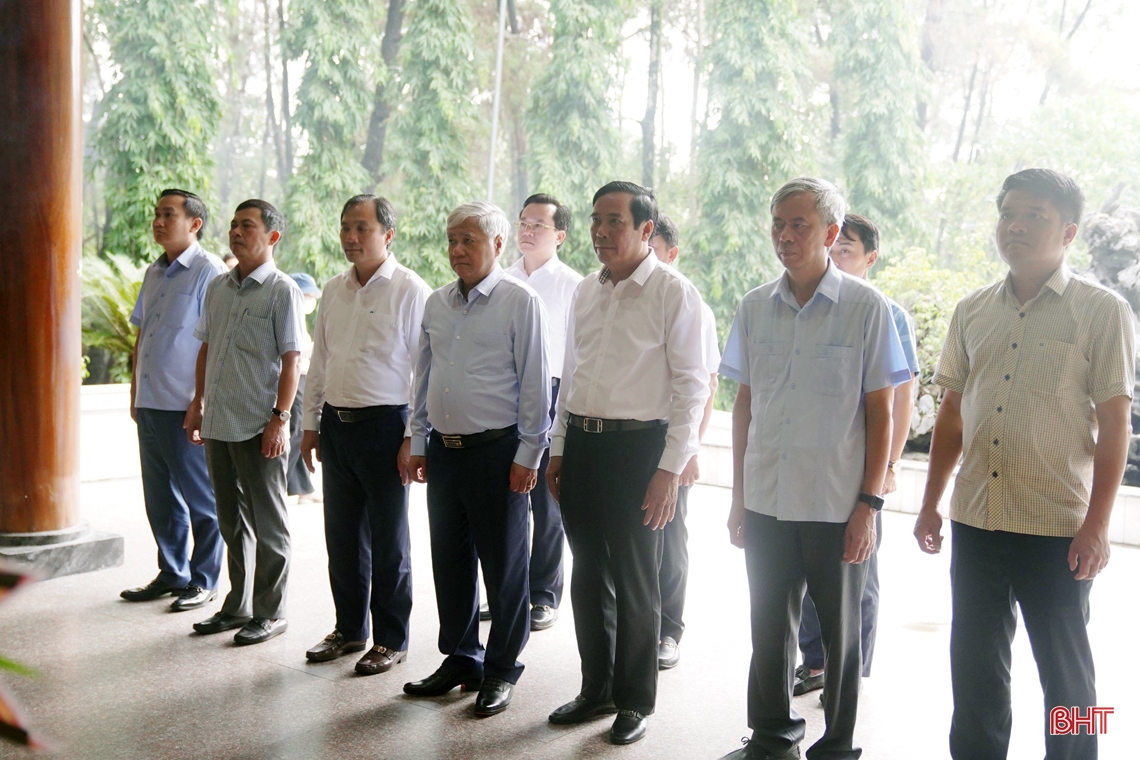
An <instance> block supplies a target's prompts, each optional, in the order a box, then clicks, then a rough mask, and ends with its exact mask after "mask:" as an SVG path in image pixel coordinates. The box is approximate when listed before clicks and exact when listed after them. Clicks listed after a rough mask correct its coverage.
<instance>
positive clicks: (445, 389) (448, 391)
mask: <svg viewBox="0 0 1140 760" xmlns="http://www.w3.org/2000/svg"><path fill="white" fill-rule="evenodd" d="M443 392H444V393H451V389H450V388H444V389H443Z"/></svg>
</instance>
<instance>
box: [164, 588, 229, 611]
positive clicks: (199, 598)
mask: <svg viewBox="0 0 1140 760" xmlns="http://www.w3.org/2000/svg"><path fill="white" fill-rule="evenodd" d="M217 596H218V591H217V589H212V588H202V587H201V586H193V585H191V586H187V587H186V590H185V591H183V592H182V594H181V596H179V597H178V598H177V599H175V600H174V603H173V604H171V605H170V611H171V612H185V611H186V610H196V609H198V608H199V607H202V606H204V605H206V604H209V603H210V602H212V601H214V599H215V598H216V597H217Z"/></svg>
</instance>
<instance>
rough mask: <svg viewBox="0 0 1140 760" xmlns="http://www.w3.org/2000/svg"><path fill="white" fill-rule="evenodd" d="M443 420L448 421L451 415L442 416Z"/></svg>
mask: <svg viewBox="0 0 1140 760" xmlns="http://www.w3.org/2000/svg"><path fill="white" fill-rule="evenodd" d="M443 418H444V419H445V420H450V419H451V415H450V414H445V415H443Z"/></svg>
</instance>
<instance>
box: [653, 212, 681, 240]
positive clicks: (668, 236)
mask: <svg viewBox="0 0 1140 760" xmlns="http://www.w3.org/2000/svg"><path fill="white" fill-rule="evenodd" d="M653 235H654V237H656V236H657V235H660V236H661V239H662V240H664V241H665V245H667V246H669V247H670V248H676V247H677V246H679V245H680V244H681V233H680V232H679V231H678V230H677V224H676V222H674V221H673V220H672V219H670V218H669V215H668V214H666V213H665V212H664V211H661V212H659V213H658V214H657V226H656V227H654V228H653Z"/></svg>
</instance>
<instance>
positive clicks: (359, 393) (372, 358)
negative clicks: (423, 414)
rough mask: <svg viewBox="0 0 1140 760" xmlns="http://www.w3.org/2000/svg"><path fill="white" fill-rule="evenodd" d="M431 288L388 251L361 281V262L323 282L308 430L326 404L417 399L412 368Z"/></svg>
mask: <svg viewBox="0 0 1140 760" xmlns="http://www.w3.org/2000/svg"><path fill="white" fill-rule="evenodd" d="M429 295H431V288H430V287H428V285H427V283H425V282H424V281H423V280H421V279H420V277H419V275H417V274H416V273H415V272H413V271H412V270H410V269H408V268H407V267H405V266H403V265H401V264H399V263H398V262H397V261H396V257H395V256H392V255H390V254H389V256H388V258H386V259H385V260H384V263H383V264H381V265H380V268H379V269H377V270H376V272H375V273H374V274H373V275H372V277H370V278H369V279H368V282H366V283H365V284H364V285H361V284H360V283H359V282H358V281H357V279H356V267H352V268H351V269H349V270H348V271H347V272H342V273H341V274H338V275H337V276H336V277H333V278H332V279H331V280H329V281H328V283H327V284H326V285H325V289H324V293H323V294H322V296H321V302H320V306H319V307H318V309H317V324H316V328H315V329H314V333H315V335H314V338H313V357H312V361H311V363H310V365H309V375H308V380H307V381H306V384H305V421H304V429H305V430H319V429H320V423H321V409H322V408H323V407H324V405H325V403H326V402H327V403H329V404H331V405H332V406H336V407H345V408H348V409H360V408H362V407H367V406H399V405H401V404H409V403H411V399H412V367H413V366H414V364H415V360H416V356H417V355H418V354H419V342H420V322H421V321H422V319H423V313H424V304H425V303H426V302H427V299H428V296H429Z"/></svg>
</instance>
